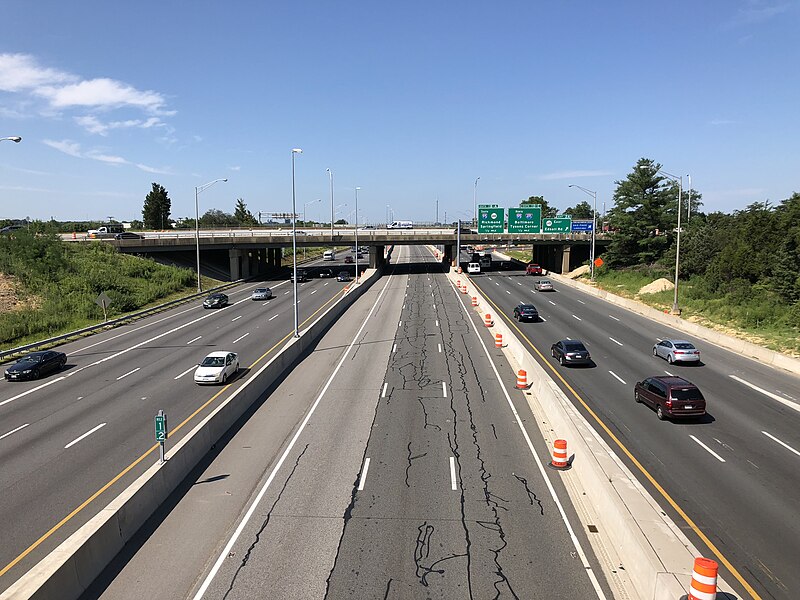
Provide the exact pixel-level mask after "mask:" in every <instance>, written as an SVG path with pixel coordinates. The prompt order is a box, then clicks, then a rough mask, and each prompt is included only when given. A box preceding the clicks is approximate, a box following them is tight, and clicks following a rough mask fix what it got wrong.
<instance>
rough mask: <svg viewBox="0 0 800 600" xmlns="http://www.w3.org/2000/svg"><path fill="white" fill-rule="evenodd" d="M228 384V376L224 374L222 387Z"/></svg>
mask: <svg viewBox="0 0 800 600" xmlns="http://www.w3.org/2000/svg"><path fill="white" fill-rule="evenodd" d="M227 382H228V374H227V373H223V375H222V385H225V384H226V383H227Z"/></svg>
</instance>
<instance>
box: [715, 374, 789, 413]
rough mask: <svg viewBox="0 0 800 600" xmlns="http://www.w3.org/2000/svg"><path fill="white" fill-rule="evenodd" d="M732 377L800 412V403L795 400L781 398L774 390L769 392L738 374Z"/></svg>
mask: <svg viewBox="0 0 800 600" xmlns="http://www.w3.org/2000/svg"><path fill="white" fill-rule="evenodd" d="M730 377H731V379H735V380H736V381H738V382H739V383H743V384H744V385H746V386H747V387H749V388H752V389H754V390H755V391H757V392H761V393H762V394H764V395H765V396H769V397H770V398H772V399H773V400H777V401H778V402H780V403H781V404H783V405H785V406H788V407H789V408H792V409H794V410H796V411H798V412H800V404H795V403H794V402H790V401H789V400H785V399H784V398H781V397H780V396H778V395H777V394H773V393H772V392H768V391H767V390H764V389H761V388H760V387H758V386H757V385H753V384H752V383H750V382H749V381H745V380H744V379H742V378H741V377H737V376H736V375H731V376H730Z"/></svg>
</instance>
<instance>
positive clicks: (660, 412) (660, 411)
mask: <svg viewBox="0 0 800 600" xmlns="http://www.w3.org/2000/svg"><path fill="white" fill-rule="evenodd" d="M656 416H657V417H658V420H659V421H663V420H664V419H665V418H666V415H664V409H663V408H661V405H660V404H659V405H658V407H656Z"/></svg>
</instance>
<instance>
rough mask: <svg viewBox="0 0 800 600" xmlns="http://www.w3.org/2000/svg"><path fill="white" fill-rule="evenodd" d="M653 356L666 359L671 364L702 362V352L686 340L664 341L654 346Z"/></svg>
mask: <svg viewBox="0 0 800 600" xmlns="http://www.w3.org/2000/svg"><path fill="white" fill-rule="evenodd" d="M653 356H660V357H661V358H666V359H667V362H668V363H669V364H673V363H676V362H694V363H699V362H700V350H698V349H697V348H695V347H694V344H692V343H691V342H687V341H686V340H662V341H660V342H658V343H657V344H656V345H655V346H653Z"/></svg>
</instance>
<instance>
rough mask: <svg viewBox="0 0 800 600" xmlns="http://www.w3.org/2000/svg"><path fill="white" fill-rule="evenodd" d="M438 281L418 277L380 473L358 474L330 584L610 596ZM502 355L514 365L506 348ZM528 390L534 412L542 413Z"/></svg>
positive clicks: (440, 593)
mask: <svg viewBox="0 0 800 600" xmlns="http://www.w3.org/2000/svg"><path fill="white" fill-rule="evenodd" d="M436 281H437V283H436V284H434V285H433V288H434V292H433V294H434V295H433V297H432V300H433V303H432V302H431V297H430V296H429V289H430V286H429V285H426V282H425V281H423V282H422V285H421V286H420V285H419V283H418V284H417V285H414V283H412V284H411V285H410V290H411V291H412V292H413V293H411V294H409V298H408V299H407V304H406V308H405V310H404V312H403V318H402V324H401V326H400V327H399V328H398V333H397V338H396V340H397V342H396V343H397V347H396V351H393V353H392V357H391V359H390V362H389V366H388V368H387V374H386V377H387V381H386V384H385V385H386V388H385V389H386V392H385V394H383V395H382V398H381V400H380V404H379V405H378V410H377V413H376V418H375V424H374V425H373V427H372V434H371V436H370V440H369V443H368V445H367V450H366V453H365V456H366V457H367V458H370V461H371V462H370V463H369V464H370V468H369V471H368V473H369V476H368V477H367V478H366V481H364V480H363V479H361V480H360V482H359V483H360V485H361V484H362V483H363V491H359V492H358V495H357V496H356V497H355V501H354V503H353V505H352V507H353V508H352V512H351V518H350V519H349V520H348V521H347V523H346V525H345V530H344V535H343V538H342V543H341V545H340V549H339V552H338V555H337V560H336V566H335V567H334V570H333V573H332V577H331V578H330V586H329V588H328V590H329V591H330V592H331V594H332V596H333V597H398V598H409V597H418V596H419V597H421V596H424V597H437V598H450V597H480V598H482V597H492V596H496V595H497V594H503V593H506V594H511V595H512V596H513V597H534V596H538V595H544V596H547V595H551V596H558V597H561V596H565V597H566V596H568V597H576V598H596V597H598V596H597V592H596V591H595V590H594V589H593V588H592V586H591V584H590V581H589V577H588V576H587V574H586V570H585V568H584V566H583V565H581V564H580V561H578V560H577V559H576V558H575V550H574V547H573V546H572V543H571V541H570V539H569V536H568V535H567V531H566V529H565V527H564V524H563V522H561V520H560V519H559V517H558V508H557V507H556V505H555V503H554V501H553V499H552V498H551V496H550V495H549V494H548V492H547V488H546V484H545V482H544V480H543V479H542V477H541V474H540V473H539V472H538V471H537V470H536V467H535V465H534V463H533V461H532V458H531V455H530V450H529V448H528V447H527V445H526V444H525V442H524V439H523V437H522V435H521V434H520V432H519V426H518V425H517V423H516V422H515V418H514V414H513V413H512V412H511V410H510V408H509V406H508V404H507V403H506V402H505V400H503V396H502V395H501V394H498V389H497V388H498V386H499V385H500V384H499V382H498V381H497V376H496V374H495V373H494V371H493V370H492V369H491V368H490V365H489V363H488V361H487V360H486V351H485V349H484V347H483V346H481V345H480V343H479V342H478V340H477V337H476V336H475V330H474V329H473V327H474V325H473V324H471V323H470V322H469V320H468V318H467V316H466V314H465V312H464V311H463V310H462V309H461V307H460V306H459V300H458V297H457V296H456V295H455V294H454V292H453V290H452V288H451V287H450V285H449V283H448V281H447V280H446V279H445V278H444V277H442V276H438V277H437V278H436ZM439 292H443V293H442V294H440V293H439ZM434 305H435V308H433V306H434ZM437 321H438V323H439V326H438V327H436V326H435V322H437ZM431 330H433V331H437V333H435V334H433V335H432V334H431V333H430V332H431ZM439 331H440V333H438V332H439ZM493 359H494V360H495V362H497V363H499V364H498V368H499V369H500V370H501V372H503V371H505V372H507V373H510V372H511V368H510V366H509V365H508V364H506V363H505V360H504V358H503V356H502V354H501V353H496V355H495V356H494V357H493ZM440 384H441V386H440ZM516 395H517V396H519V397H518V398H517V401H518V402H517V403H516V407H517V410H518V411H520V414H521V415H522V418H523V420H528V419H530V420H531V421H532V416H531V415H530V410H529V408H528V407H527V403H526V402H525V400H524V396H522V394H521V393H519V392H516ZM541 451H542V455H543V456H544V457H545V458H546V457H547V450H546V449H545V448H542V449H541ZM362 473H363V471H362ZM362 477H363V476H362ZM562 493H563V490H562ZM568 510H571V509H568ZM584 542H585V539H584ZM531 548H536V556H535V558H533V557H531ZM548 592H549V594H548Z"/></svg>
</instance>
